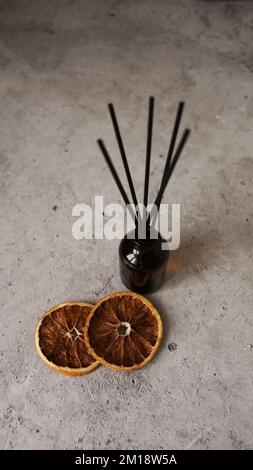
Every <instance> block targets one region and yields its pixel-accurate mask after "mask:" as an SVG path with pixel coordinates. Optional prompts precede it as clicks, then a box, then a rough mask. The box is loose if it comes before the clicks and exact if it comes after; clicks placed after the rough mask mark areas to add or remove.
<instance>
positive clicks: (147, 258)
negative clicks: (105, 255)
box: [119, 232, 169, 294]
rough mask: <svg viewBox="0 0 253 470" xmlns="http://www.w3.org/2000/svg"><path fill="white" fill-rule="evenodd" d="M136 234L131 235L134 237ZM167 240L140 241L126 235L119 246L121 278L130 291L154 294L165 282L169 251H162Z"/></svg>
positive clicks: (159, 237)
mask: <svg viewBox="0 0 253 470" xmlns="http://www.w3.org/2000/svg"><path fill="white" fill-rule="evenodd" d="M133 235H134V232H132V233H131V236H132V237H133ZM163 242H165V240H164V239H163V238H162V237H161V235H160V234H157V238H155V239H154V238H152V239H150V238H149V237H148V238H146V239H138V238H136V237H135V238H130V237H129V235H126V236H125V237H124V238H123V239H122V240H121V242H120V245H119V267H120V277H121V281H122V282H123V284H124V285H125V286H126V287H127V288H128V289H130V290H133V291H135V292H139V293H143V294H144V293H148V292H153V291H155V290H156V289H158V288H159V287H160V286H161V284H162V283H163V281H164V277H165V273H166V267H167V263H168V258H169V251H168V250H162V243H163Z"/></svg>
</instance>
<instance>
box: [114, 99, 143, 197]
mask: <svg viewBox="0 0 253 470" xmlns="http://www.w3.org/2000/svg"><path fill="white" fill-rule="evenodd" d="M108 108H109V112H110V115H111V120H112V124H113V128H114V132H115V134H116V138H117V141H118V146H119V150H120V154H121V158H122V162H123V165H124V168H125V172H126V176H127V181H128V185H129V188H130V191H131V195H132V199H133V202H134V205H135V206H138V201H137V197H136V192H135V189H134V184H133V180H132V176H131V173H130V170H129V165H128V161H127V156H126V152H125V149H124V145H123V142H122V137H121V134H120V130H119V125H118V122H117V118H116V114H115V110H114V106H113V104H112V103H109V104H108Z"/></svg>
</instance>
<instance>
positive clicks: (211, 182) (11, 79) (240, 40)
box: [0, 0, 253, 449]
mask: <svg viewBox="0 0 253 470" xmlns="http://www.w3.org/2000/svg"><path fill="white" fill-rule="evenodd" d="M252 44H253V3H252V2H250V1H248V2H247V1H244V2H243V1H240V2H239V1H238V2H236V1H233V2H232V1H231V2H226V1H211V0H210V1H191V0H188V1H187V0H181V1H178V0H170V1H165V0H156V1H144V0H140V1H138V2H137V1H134V0H129V1H117V2H115V1H113V0H110V1H101V0H100V1H98V0H96V1H95V0H93V1H92V2H88V1H62V0H61V1H46V2H45V1H36V2H35V1H32V2H31V1H19V2H13V1H1V4H0V63H1V78H0V96H1V101H0V104H1V106H0V113H1V137H0V148H1V153H0V158H1V175H0V184H1V204H0V211H1V242H0V243H1V294H0V299H1V300H0V305H1V329H0V336H1V349H0V359H1V371H0V374H1V404H0V407H1V418H0V419H1V430H0V435H1V438H0V446H1V448H5V449H12V448H16V449H69V448H75V449H82V448H86V449H104V448H106V449H123V448H126V449H141V448H144V449H155V448H157V449H168V448H172V449H179V448H191V449H222V448H224V449H247V448H252V445H253V437H252V427H253V426H252V415H253V405H252V359H253V348H252V346H251V345H252V344H253V331H252V277H253V271H252V230H253V208H252V175H253V158H252V131H253V95H252V91H253V88H252V85H253V56H252ZM150 94H154V95H155V96H156V98H157V102H156V105H157V107H156V121H155V140H154V147H153V149H154V152H153V156H152V169H151V174H152V178H151V192H150V194H151V196H152V197H154V195H155V193H156V188H157V186H158V183H159V181H160V175H161V172H162V166H163V163H164V154H165V151H166V148H167V140H168V139H167V135H168V130H170V129H171V124H172V118H173V116H174V113H175V109H176V106H177V103H178V101H179V100H180V99H184V100H186V102H187V108H186V112H185V116H184V123H185V125H186V124H188V125H190V126H191V128H192V130H193V135H192V137H191V141H190V143H189V145H188V148H187V151H186V152H185V155H184V157H183V158H182V161H181V162H180V164H179V165H178V168H177V170H176V173H175V176H174V178H173V182H172V183H171V185H170V188H169V190H168V191H167V193H166V198H165V200H166V201H168V202H178V203H181V210H182V220H181V230H182V240H181V246H180V249H179V250H178V251H177V252H175V253H174V254H173V255H172V261H171V265H170V271H171V272H170V273H169V277H168V280H167V282H166V284H165V285H164V286H163V288H162V289H161V290H160V291H159V292H157V293H155V294H154V295H152V296H150V298H151V299H152V301H153V302H154V304H155V305H156V306H157V307H158V308H159V310H160V312H161V315H162V317H163V321H164V324H165V337H164V341H163V344H162V346H161V348H160V351H159V353H158V355H157V356H156V357H155V359H154V360H153V361H152V362H151V364H150V365H148V366H147V367H146V368H145V369H143V370H141V371H138V372H136V373H133V374H131V375H127V374H122V375H120V374H119V373H116V372H115V373H114V372H112V371H111V370H109V369H106V368H103V367H101V368H100V369H98V370H97V371H96V372H95V373H93V374H92V375H90V376H88V377H85V378H78V379H70V378H66V377H62V376H58V375H56V374H54V373H53V372H51V371H50V370H48V369H47V368H45V367H44V366H43V364H42V363H41V362H40V361H39V359H38V358H37V357H36V354H35V352H34V341H33V333H34V328H35V325H36V322H37V320H38V318H39V316H40V314H41V313H42V312H43V311H44V310H45V309H47V308H48V307H50V306H52V305H54V304H55V303H58V302H61V301H64V300H68V299H73V300H74V299H84V300H89V301H92V302H95V301H96V300H97V299H98V298H101V297H102V296H103V295H105V294H107V293H110V292H112V291H114V290H121V289H122V288H123V286H122V285H121V282H120V280H119V276H118V267H117V246H118V242H117V241H116V242H108V241H101V240H98V241H96V240H91V241H87V240H86V241H84V240H82V241H79V242H78V241H76V240H74V239H73V238H72V235H71V227H72V223H73V218H72V215H71V212H72V207H73V205H74V204H76V203H78V202H87V203H90V204H93V201H94V195H95V194H104V196H105V201H106V202H112V201H113V202H115V201H120V196H119V195H118V192H117V189H116V188H115V187H114V184H113V183H112V181H111V178H110V175H109V174H108V171H107V169H106V167H105V164H104V162H103V161H102V158H101V156H100V155H99V152H98V149H97V147H96V138H98V137H100V136H102V137H104V138H105V139H106V141H107V142H108V144H109V145H110V148H111V151H112V154H113V155H114V158H116V159H117V158H118V156H117V155H118V152H117V147H116V144H115V141H114V136H113V132H112V129H111V123H110V119H109V116H108V112H107V109H106V104H107V102H108V101H110V100H113V102H114V103H115V106H116V108H117V110H118V111H119V120H120V124H121V128H122V132H123V133H124V137H125V143H126V147H127V149H128V154H129V159H130V163H131V168H134V179H135V184H136V186H137V187H138V194H139V196H140V197H141V196H142V188H143V173H144V153H145V133H146V113H147V100H148V96H149V95H150ZM159 155H162V157H161V158H160V157H159ZM118 162H120V161H119V159H118ZM119 165H120V163H119ZM54 206H57V207H54ZM170 343H175V344H176V346H174V347H170V348H169V347H168V345H169V344H170Z"/></svg>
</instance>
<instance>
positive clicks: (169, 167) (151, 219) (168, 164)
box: [97, 96, 190, 233]
mask: <svg viewBox="0 0 253 470" xmlns="http://www.w3.org/2000/svg"><path fill="white" fill-rule="evenodd" d="M154 103H155V100H154V97H153V96H150V98H149V109H148V128H147V145H146V164H145V176H144V193H143V206H144V209H146V208H147V206H148V191H149V175H150V161H151V148H152V134H153V121H154ZM108 108H109V112H110V116H111V120H112V124H113V128H114V131H115V135H116V139H117V142H118V146H119V150H120V155H121V158H122V162H123V166H124V169H125V173H126V177H127V181H128V185H129V189H130V193H131V196H132V201H133V205H134V210H133V208H132V205H131V203H130V200H129V198H128V195H127V193H126V190H125V188H124V186H123V184H122V182H121V180H120V178H119V175H118V173H117V171H116V169H115V166H114V165H113V163H112V160H111V157H110V155H109V152H108V150H107V148H106V146H105V144H104V142H103V140H102V139H98V141H97V143H98V145H99V148H100V150H101V152H102V155H103V156H104V159H105V161H106V163H107V165H108V167H109V170H110V171H111V174H112V176H113V179H114V180H115V183H116V185H117V187H118V189H119V191H120V193H121V196H122V198H123V200H124V202H125V204H126V206H127V208H128V210H129V211H130V214H131V216H132V218H133V220H134V222H135V228H136V229H137V230H138V225H139V224H140V223H145V226H146V227H145V228H146V233H149V231H150V228H151V225H152V226H154V223H155V219H156V216H157V214H158V212H159V209H160V205H161V201H162V198H163V195H164V192H165V189H166V188H167V185H168V183H169V181H170V178H171V176H172V174H173V171H174V169H175V166H176V164H177V162H178V160H179V157H180V155H181V153H182V151H183V148H184V146H185V144H186V142H187V140H188V138H189V135H190V129H185V130H184V131H183V133H182V136H181V139H180V140H179V143H178V145H177V147H176V149H175V145H176V140H177V135H178V131H179V127H180V122H181V119H182V115H183V110H184V102H182V101H180V103H179V104H178V109H177V113H176V118H175V121H174V126H173V131H172V135H171V139H170V143H169V149H168V153H167V158H166V161H165V166H164V171H163V176H162V179H161V183H160V187H159V190H158V193H157V196H156V199H155V201H154V204H153V206H152V210H151V211H150V212H149V213H147V211H144V212H143V216H142V217H140V211H139V203H138V200H137V196H136V192H135V188H134V184H133V179H132V176H131V172H130V169H129V165H128V160H127V156H126V152H125V148H124V145H123V141H122V137H121V133H120V130H119V125H118V121H117V118H116V113H115V110H114V106H113V104H112V103H110V104H109V105H108ZM174 150H175V151H174Z"/></svg>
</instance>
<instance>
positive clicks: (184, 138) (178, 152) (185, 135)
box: [147, 129, 191, 226]
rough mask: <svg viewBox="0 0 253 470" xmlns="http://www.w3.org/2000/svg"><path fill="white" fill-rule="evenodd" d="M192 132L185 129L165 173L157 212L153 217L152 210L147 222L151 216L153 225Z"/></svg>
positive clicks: (159, 193) (156, 203) (158, 196)
mask: <svg viewBox="0 0 253 470" xmlns="http://www.w3.org/2000/svg"><path fill="white" fill-rule="evenodd" d="M190 133H191V131H190V129H185V130H184V132H183V135H182V137H181V140H180V142H179V144H178V147H177V149H176V152H175V154H174V157H173V160H172V163H171V165H170V167H169V169H168V171H167V174H166V175H165V178H164V182H163V184H161V187H160V189H159V192H158V194H157V196H156V199H155V202H154V206H155V207H156V208H157V212H156V213H155V217H153V214H152V210H151V212H150V213H149V216H148V220H147V223H149V222H150V218H153V220H152V225H153V226H154V223H155V220H156V216H157V214H158V212H159V209H160V205H161V201H162V197H163V194H164V191H165V189H166V187H167V184H168V182H169V180H170V178H171V176H172V173H173V171H174V169H175V166H176V164H177V162H178V160H179V157H180V155H181V153H182V151H183V148H184V146H185V144H186V142H187V140H188V138H189V135H190Z"/></svg>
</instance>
